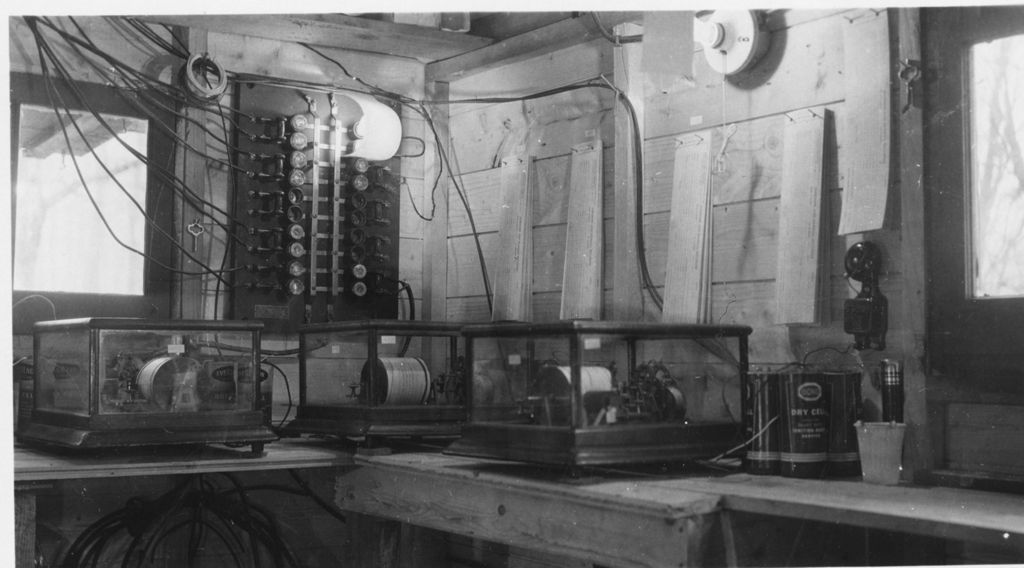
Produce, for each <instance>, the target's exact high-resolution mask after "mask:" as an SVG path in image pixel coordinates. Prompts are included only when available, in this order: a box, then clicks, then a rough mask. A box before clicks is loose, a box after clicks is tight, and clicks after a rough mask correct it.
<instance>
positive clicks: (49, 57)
mask: <svg viewBox="0 0 1024 568" xmlns="http://www.w3.org/2000/svg"><path fill="white" fill-rule="evenodd" d="M25 20H26V22H27V23H28V25H29V29H30V30H31V31H32V33H33V36H34V37H35V39H36V43H37V49H38V51H39V54H40V61H41V66H42V68H43V75H44V79H45V80H46V82H47V83H46V84H47V92H48V96H50V98H51V106H53V107H54V110H55V112H56V109H57V106H58V105H57V104H56V101H55V100H54V95H56V96H57V98H59V99H60V100H61V102H62V106H63V108H64V111H65V114H66V115H67V116H68V118H69V120H70V121H71V123H72V125H73V126H74V127H75V129H76V130H77V131H78V133H79V136H80V137H81V138H82V139H83V140H85V142H86V144H87V145H88V146H89V149H90V151H92V152H93V154H94V156H95V151H94V148H92V145H91V144H89V142H88V140H86V139H85V136H84V135H82V132H81V129H80V128H79V126H78V124H77V122H76V121H75V119H74V118H73V116H72V114H71V112H70V109H69V108H68V106H67V104H66V103H64V102H63V97H61V96H60V93H59V91H58V90H57V89H56V87H55V86H54V85H53V78H52V77H51V74H50V72H49V68H50V67H49V63H52V64H53V65H54V69H55V70H56V71H57V73H58V75H59V76H60V78H61V79H63V81H64V83H65V84H67V85H68V88H69V89H70V90H71V92H72V94H74V95H75V96H76V98H77V99H78V100H79V102H80V103H82V104H83V105H84V106H85V108H86V109H87V110H88V111H89V112H90V113H91V114H92V115H93V116H94V117H95V118H96V119H97V120H98V121H99V123H100V124H101V125H102V126H103V127H104V128H105V129H106V130H107V131H108V132H109V133H110V134H111V135H112V136H113V137H114V138H115V139H116V140H117V141H118V142H119V143H120V144H121V145H122V146H123V147H125V148H126V149H127V150H128V151H129V152H130V153H132V154H133V155H134V156H135V157H136V158H137V159H139V160H140V161H142V162H143V163H145V164H146V165H147V166H148V167H149V168H150V171H153V172H155V173H157V174H158V175H161V176H162V177H163V178H164V179H165V181H170V182H171V185H172V188H173V189H175V190H177V192H178V193H179V194H181V195H182V197H184V198H185V199H186V201H189V202H190V203H191V205H192V206H193V207H195V208H196V209H197V210H199V211H200V212H205V211H204V208H203V206H204V205H205V206H207V207H210V208H212V209H215V210H216V211H217V212H219V213H222V214H224V215H226V216H228V213H227V212H226V211H223V210H221V209H220V208H218V207H217V206H216V205H214V204H213V203H211V202H209V201H206V200H204V199H202V198H201V197H200V196H198V195H196V194H195V193H194V192H191V190H189V189H188V188H187V186H185V184H184V183H183V182H182V181H181V180H180V179H178V178H177V177H176V176H174V175H173V174H169V173H168V172H166V171H165V170H164V169H163V168H162V167H161V166H158V165H156V164H153V163H152V161H151V160H149V159H148V157H147V156H145V155H144V154H142V153H141V152H139V151H138V150H136V149H135V148H133V147H132V146H131V145H129V144H127V143H126V142H125V141H124V140H123V139H121V138H120V136H119V135H118V134H117V132H116V131H114V130H113V128H112V127H111V126H110V125H109V124H108V123H107V122H106V121H105V120H103V119H102V116H101V115H100V114H99V113H98V112H97V111H96V110H95V109H94V108H92V106H91V105H90V104H89V103H88V101H87V99H86V97H85V96H84V95H83V94H82V92H81V91H80V89H78V87H77V85H76V84H75V82H74V80H73V79H72V78H71V76H70V73H69V72H68V70H67V69H66V68H65V67H64V65H63V64H62V63H61V62H60V60H59V59H58V58H57V56H56V54H55V53H54V52H53V49H52V47H51V46H50V45H49V42H48V41H47V40H46V39H45V37H44V36H43V35H42V32H41V30H39V29H38V24H39V23H43V24H44V25H47V26H48V27H49V28H51V29H54V30H56V31H57V32H58V33H60V34H62V36H63V37H68V36H67V35H66V33H65V32H63V30H60V29H59V28H57V27H56V26H55V25H54V24H52V22H48V21H46V20H45V19H42V18H32V17H26V18H25ZM72 23H73V24H74V25H75V26H76V27H77V28H78V29H79V30H80V31H81V33H82V34H83V37H85V41H84V42H81V41H80V40H79V41H80V43H79V45H84V46H86V47H87V48H91V49H92V50H93V52H96V50H97V48H96V47H95V44H94V43H92V41H91V40H89V39H88V36H85V35H84V30H81V27H80V26H78V23H77V22H75V21H74V19H73V18H72ZM71 47H72V49H73V50H75V51H76V53H79V55H81V56H82V57H83V58H84V59H86V60H87V61H90V63H92V61H91V59H90V58H88V57H85V56H84V54H82V53H81V52H80V51H79V50H78V47H77V46H76V45H71ZM44 54H45V56H44ZM93 65H94V67H97V70H98V71H100V72H101V73H103V70H102V69H101V68H99V67H98V66H95V64H93ZM104 76H106V75H104ZM106 77H107V78H108V80H111V82H112V79H110V78H109V76H106ZM117 92H118V93H119V94H122V96H125V95H124V93H122V91H121V89H118V91H117ZM126 100H128V101H129V102H133V101H132V98H131V97H126ZM133 106H135V108H137V109H139V110H140V111H143V112H145V113H146V114H147V115H148V116H150V117H151V118H153V119H156V120H153V121H151V122H153V123H155V124H158V125H160V126H163V128H164V129H165V130H166V128H167V127H166V126H164V125H163V124H162V122H161V121H160V120H158V119H157V117H155V116H153V115H152V113H151V111H149V110H148V109H146V108H145V107H144V106H140V105H138V104H133ZM58 120H60V123H61V127H62V129H63V128H64V123H63V120H61V119H60V116H59V113H58ZM65 141H66V142H68V143H69V141H68V138H67V136H66V133H65ZM72 158H74V156H73V155H72ZM97 162H98V163H99V164H100V166H101V167H102V168H103V169H104V171H105V172H107V175H108V176H109V177H110V179H112V180H113V181H114V182H115V184H117V185H118V187H119V188H120V189H121V190H122V192H125V195H127V196H128V197H129V199H131V200H132V202H133V203H134V204H135V206H136V207H137V208H139V209H140V212H141V213H142V215H143V216H144V217H145V219H146V221H147V223H148V224H149V225H150V227H153V228H155V230H156V231H157V232H158V233H160V234H161V236H163V237H165V238H166V239H167V240H168V241H169V242H170V243H171V244H172V245H173V246H174V247H175V248H177V249H178V250H180V251H181V252H182V253H184V255H185V256H186V257H188V258H190V259H191V260H192V261H194V262H196V263H197V264H198V265H199V266H201V267H202V268H203V269H204V271H203V272H192V271H184V270H179V269H176V268H172V267H170V266H167V265H166V264H164V263H162V262H160V261H159V260H157V259H154V258H152V257H149V256H148V255H146V254H145V253H144V252H142V251H138V250H136V249H132V248H131V247H128V246H127V245H125V244H124V243H123V242H121V241H120V240H119V239H118V238H117V237H116V235H114V234H113V232H112V230H111V229H110V228H109V225H107V223H106V220H105V219H104V218H103V215H102V213H101V212H100V217H101V219H102V220H103V222H104V224H105V225H107V228H108V231H109V232H110V233H111V235H112V236H114V238H115V240H116V241H117V242H118V243H119V244H120V245H121V246H123V247H125V248H128V249H129V250H132V252H135V253H136V254H140V255H142V256H143V257H145V258H148V259H149V260H150V261H152V262H154V263H155V264H156V265H158V266H161V267H163V268H165V269H167V270H169V271H172V272H175V273H179V274H186V275H205V274H212V275H214V276H215V277H216V278H217V279H218V282H219V283H220V282H223V278H222V277H221V276H220V274H221V273H224V272H229V271H235V270H238V268H234V269H228V268H226V267H225V264H226V263H224V262H222V264H221V268H220V270H214V269H212V268H211V267H209V266H207V265H205V264H204V263H202V262H201V261H199V260H198V259H196V258H195V257H194V256H192V255H191V254H189V252H188V251H187V250H185V249H184V247H182V245H181V244H180V243H179V242H178V241H177V239H175V238H174V237H173V236H172V235H169V234H168V233H167V232H166V231H164V230H163V229H162V227H160V226H159V224H157V223H156V222H155V221H154V220H153V219H152V218H151V217H149V216H148V215H147V214H146V212H145V209H144V208H142V207H141V206H140V205H139V203H138V202H137V201H136V200H135V199H134V198H132V196H131V195H130V194H128V193H127V190H126V189H125V188H124V187H123V185H122V184H121V183H120V182H119V181H118V180H117V178H116V177H115V176H114V175H113V174H112V173H111V172H110V171H109V169H108V168H107V167H106V166H105V165H104V164H103V162H102V161H101V160H99V158H98V157H97ZM75 166H76V170H77V169H78V165H77V161H76V163H75ZM79 177H80V179H81V177H82V176H81V173H79ZM82 183H83V185H85V182H84V180H82ZM85 189H86V192H87V194H88V195H89V197H90V200H91V201H93V204H94V207H97V205H96V203H95V201H94V200H92V196H91V193H90V192H89V191H88V188H87V187H86V188H85ZM194 200H198V203H197V202H196V201H194ZM97 211H98V209H97ZM98 212H99V211H98ZM214 220H215V221H216V222H217V224H219V225H220V226H221V227H222V228H223V229H224V230H225V231H226V232H227V234H229V235H231V236H233V237H234V231H232V230H230V229H229V228H228V227H227V226H226V225H224V224H223V223H221V222H220V221H218V220H216V219H214ZM235 238H236V239H237V237H235Z"/></svg>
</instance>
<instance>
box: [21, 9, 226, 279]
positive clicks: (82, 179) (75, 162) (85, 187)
mask: <svg viewBox="0 0 1024 568" xmlns="http://www.w3.org/2000/svg"><path fill="white" fill-rule="evenodd" d="M30 28H31V29H32V30H33V32H37V31H38V30H36V29H35V27H34V26H33V25H31V24H30ZM37 47H38V48H39V49H40V54H39V55H40V61H41V65H42V71H43V76H44V78H45V79H46V84H47V96H48V97H49V98H50V103H51V105H52V107H53V111H54V114H55V115H56V117H57V122H58V123H59V124H60V127H61V133H62V134H63V136H64V142H65V144H66V145H67V147H68V148H69V149H70V148H72V144H71V138H70V137H69V136H68V132H67V127H66V126H65V125H64V121H63V119H62V118H61V116H60V111H59V110H58V107H57V103H56V100H55V99H54V98H53V97H54V95H56V96H57V98H61V99H62V97H61V96H60V93H59V92H57V91H56V88H55V87H54V85H53V84H52V78H51V77H50V75H49V67H48V65H47V63H46V60H45V58H44V57H43V53H42V46H41V45H37ZM62 103H63V100H62ZM64 111H65V113H66V114H67V115H68V118H69V120H70V121H71V123H72V124H73V125H74V126H75V128H76V130H77V131H78V133H79V136H81V137H82V139H83V140H84V141H85V143H86V144H87V145H89V149H90V151H92V152H93V156H94V158H95V159H96V160H97V163H99V164H100V166H101V167H102V168H103V169H104V171H106V172H107V174H108V175H111V176H112V174H111V173H110V170H109V169H107V167H106V165H105V164H103V162H102V161H101V160H99V158H98V157H96V156H95V152H94V151H93V148H92V146H91V145H90V143H89V142H88V140H87V139H86V137H85V135H84V134H83V133H82V132H81V130H80V129H79V127H78V124H77V122H76V121H75V120H74V118H73V117H72V116H71V111H70V109H68V108H67V106H66V105H64ZM70 156H71V161H72V164H73V165H74V168H75V172H76V173H77V175H78V179H79V181H80V183H81V184H82V189H83V190H84V191H85V193H86V195H87V197H88V198H89V201H90V203H92V205H93V208H94V209H95V210H96V213H97V214H98V215H99V218H100V221H101V222H102V223H103V225H104V227H105V228H106V229H107V232H108V233H109V234H110V236H111V237H112V238H113V239H114V241H115V242H117V244H118V245H120V246H121V247H123V248H125V249H127V250H129V251H131V252H133V253H135V254H138V255H139V256H142V257H143V258H146V259H148V260H149V261H150V262H152V263H154V264H155V265H157V266H159V267H161V268H163V269H165V270H168V271H172V272H177V273H180V274H191V275H198V274H203V273H191V272H187V271H181V270H178V269H176V268H174V267H171V266H168V265H166V264H164V263H163V262H161V261H159V260H158V259H156V258H153V257H152V256H150V255H147V254H146V253H145V252H143V251H140V250H138V249H136V248H135V247H132V246H131V245H129V244H127V243H125V242H124V241H122V240H121V239H120V237H118V236H117V234H116V233H115V232H114V230H113V228H112V227H111V226H110V223H109V222H108V221H107V218H106V216H104V215H103V212H102V210H101V209H100V207H99V204H98V203H97V202H96V199H95V198H94V196H93V194H92V192H91V191H90V190H89V186H88V183H87V182H86V181H85V176H84V174H83V173H82V170H81V167H80V166H79V164H78V159H77V158H76V157H75V155H74V152H70ZM112 178H113V179H114V181H115V182H116V183H117V185H118V187H120V188H121V190H122V191H124V192H125V194H126V195H128V197H129V198H130V199H131V200H132V202H133V203H135V205H136V206H137V207H138V206H139V204H138V202H137V201H136V200H135V199H134V197H132V196H131V195H130V193H129V192H128V191H127V189H125V188H124V186H122V185H121V184H120V182H119V181H118V180H117V179H116V177H113V176H112ZM143 216H144V217H146V219H147V220H148V221H150V222H151V223H155V222H154V221H153V219H152V218H150V217H149V216H147V215H146V214H145V212H144V210H143ZM151 226H153V225H151ZM160 231H161V232H162V233H163V232H164V231H163V229H162V228H161V229H160ZM170 242H171V243H172V244H174V245H175V246H177V247H178V248H179V249H180V250H181V251H182V252H183V253H184V254H185V255H186V256H188V257H189V258H190V259H192V260H193V261H194V262H195V263H196V264H198V265H199V266H201V267H203V268H204V269H205V270H207V271H208V272H209V273H210V274H215V275H216V277H217V278H222V277H221V276H220V275H219V274H216V273H214V272H213V269H212V268H210V267H208V266H206V265H205V264H203V263H202V262H200V261H199V260H198V259H196V258H195V257H193V256H192V255H190V254H189V253H188V252H187V251H185V249H184V247H182V246H181V245H180V244H179V243H177V241H175V240H174V239H170Z"/></svg>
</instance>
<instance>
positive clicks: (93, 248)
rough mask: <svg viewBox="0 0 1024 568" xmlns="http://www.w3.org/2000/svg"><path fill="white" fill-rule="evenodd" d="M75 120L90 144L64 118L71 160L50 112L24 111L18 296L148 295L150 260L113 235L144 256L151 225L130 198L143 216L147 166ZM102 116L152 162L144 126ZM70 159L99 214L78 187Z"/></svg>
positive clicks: (85, 117)
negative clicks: (20, 292) (145, 280)
mask: <svg viewBox="0 0 1024 568" xmlns="http://www.w3.org/2000/svg"><path fill="white" fill-rule="evenodd" d="M72 114H73V116H74V118H75V121H76V122H77V124H78V127H79V128H80V129H81V130H82V133H83V134H84V135H85V139H86V140H87V141H88V144H86V141H85V140H83V139H82V137H81V136H80V135H79V134H78V131H77V130H76V129H75V127H74V126H73V125H72V124H71V123H70V121H69V120H68V119H67V117H66V116H65V115H63V114H62V117H63V118H64V123H65V128H66V129H67V133H68V137H69V138H70V139H71V146H72V151H71V152H69V150H68V144H67V143H66V142H65V138H64V134H63V132H62V131H61V127H60V123H59V122H58V120H57V116H56V115H55V114H54V112H53V110H52V109H50V108H46V107H39V106H31V105H23V106H22V107H21V114H20V123H19V125H20V127H19V128H20V132H19V143H18V149H19V156H18V172H17V187H16V189H15V199H16V201H15V217H16V221H15V222H16V231H15V235H14V289H15V290H26V291H41V292H79V293H95V294H129V295H142V294H143V278H144V273H143V260H144V259H143V258H142V257H141V256H140V255H138V254H136V253H134V252H131V251H129V250H127V249H125V248H124V247H122V246H121V245H119V244H118V243H117V242H116V241H115V240H114V238H113V237H112V236H111V232H113V234H114V235H117V238H118V239H120V240H121V242H123V243H124V244H125V245H127V246H130V247H132V248H135V249H136V250H139V251H143V250H145V235H146V233H145V231H146V224H145V219H144V217H143V215H142V213H141V212H140V211H139V209H138V207H136V205H135V204H134V203H132V200H131V199H129V197H128V195H130V196H131V198H133V199H134V200H135V201H136V202H138V204H139V206H140V207H142V208H145V206H146V166H145V164H143V163H142V162H140V161H139V160H138V159H137V158H135V157H134V156H132V155H131V154H130V153H129V152H128V150H127V149H126V148H125V147H124V146H123V145H122V144H121V143H120V142H118V140H117V139H116V138H114V135H113V134H112V133H111V132H110V131H109V130H107V129H106V128H104V126H103V125H102V124H100V123H99V122H98V121H97V120H96V119H95V117H93V116H92V115H91V114H89V113H85V112H74V111H73V112H72ZM102 116H103V118H104V120H105V121H106V123H107V124H108V125H110V126H111V129H112V130H113V131H114V133H116V134H117V136H118V137H120V139H121V140H123V141H124V142H126V143H127V144H129V145H130V146H131V147H132V148H134V149H135V150H137V151H138V152H140V153H142V154H143V155H145V154H146V131H147V128H148V124H147V122H146V121H145V120H141V119H138V118H132V117H123V116H114V115H102ZM90 145H91V146H92V150H90ZM72 152H73V155H74V158H75V160H77V162H78V167H79V168H80V169H81V170H82V177H84V178H85V181H86V185H87V187H88V189H89V191H90V192H91V193H92V196H93V199H94V200H95V201H96V205H95V206H94V205H93V204H92V202H91V201H90V199H89V196H88V194H87V193H86V191H85V189H84V188H83V186H82V183H81V181H79V177H78V173H77V172H76V171H75V162H74V160H72ZM93 152H95V156H94V155H93ZM100 161H102V163H103V164H104V165H105V166H106V168H107V169H108V170H110V172H112V173H113V174H114V175H115V176H116V177H117V180H118V181H119V182H120V183H121V185H122V186H123V187H124V190H122V189H121V188H119V187H118V185H117V184H116V183H114V181H113V180H112V179H111V178H110V175H109V174H107V172H106V171H104V169H103V167H101V166H100V163H99V162H100ZM125 190H126V191H125ZM126 193H127V195H126ZM97 209H99V211H100V212H102V213H103V217H104V218H105V219H106V222H107V224H108V225H109V226H110V229H109V230H108V229H107V228H106V227H105V226H104V224H103V221H102V220H101V219H100V215H99V214H98V213H97Z"/></svg>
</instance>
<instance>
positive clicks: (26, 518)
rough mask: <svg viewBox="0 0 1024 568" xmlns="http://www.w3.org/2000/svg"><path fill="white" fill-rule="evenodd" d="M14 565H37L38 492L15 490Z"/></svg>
mask: <svg viewBox="0 0 1024 568" xmlns="http://www.w3.org/2000/svg"><path fill="white" fill-rule="evenodd" d="M14 563H15V564H14V565H15V566H16V567H17V568H31V567H32V566H35V565H36V494H35V493H34V492H32V491H18V490H15V492H14Z"/></svg>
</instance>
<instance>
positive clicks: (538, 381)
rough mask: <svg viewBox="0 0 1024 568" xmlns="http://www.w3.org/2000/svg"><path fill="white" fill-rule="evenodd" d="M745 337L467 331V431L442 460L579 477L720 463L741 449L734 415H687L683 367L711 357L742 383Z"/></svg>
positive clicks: (513, 328) (631, 327)
mask: <svg viewBox="0 0 1024 568" xmlns="http://www.w3.org/2000/svg"><path fill="white" fill-rule="evenodd" d="M750 332H751V329H750V328H749V327H747V326H740V325H688V324H663V323H641V322H611V321H572V320H568V321H559V322H550V323H536V324H529V323H495V324H477V325H468V326H466V327H464V328H463V330H462V333H463V335H464V337H465V338H466V362H467V363H466V368H467V370H468V371H469V372H470V373H471V375H472V380H471V381H469V383H468V385H469V390H470V395H469V400H470V402H469V422H468V423H467V424H466V425H465V426H464V427H463V429H462V437H461V438H460V439H459V440H457V441H455V442H454V443H452V444H451V445H450V446H448V448H447V449H446V450H445V453H448V454H456V455H466V456H474V457H484V458H495V459H505V460H514V461H524V462H533V463H541V464H549V465H555V466H568V467H577V466H588V465H602V464H625V463H649V462H673V461H685V460H691V459H696V458H700V457H710V456H713V455H716V454H718V453H721V452H724V451H726V450H727V449H729V448H730V447H732V446H733V445H735V444H737V443H739V442H740V436H741V434H742V432H741V424H740V422H741V418H740V416H741V415H740V414H739V412H737V413H736V415H734V416H714V417H708V416H702V415H701V412H700V411H699V410H700V409H694V410H697V411H691V409H688V408H687V400H686V392H687V391H688V390H690V391H693V389H692V388H690V387H689V386H688V385H687V384H686V379H685V378H684V376H685V375H686V372H685V370H686V369H688V368H689V367H688V365H689V363H687V362H686V361H685V359H687V358H688V357H690V355H687V354H688V353H691V354H692V353H698V354H704V355H706V354H707V353H708V352H711V351H714V352H716V355H717V356H718V358H720V359H719V362H718V363H717V364H718V365H719V366H721V367H724V368H726V369H728V372H729V373H730V374H731V375H732V377H733V378H738V379H740V380H742V378H743V377H744V376H745V375H746V372H747V365H748V361H747V338H748V336H749V334H750ZM697 343H700V344H701V345H703V346H706V347H708V349H706V350H702V348H701V347H699V346H697ZM727 343H735V344H736V346H737V347H738V351H737V352H736V353H735V354H734V353H733V352H732V351H731V349H732V346H731V345H726V344H727ZM686 344H691V345H693V346H696V349H692V348H686ZM688 349H689V350H688ZM723 361H724V362H723ZM691 378H692V377H691Z"/></svg>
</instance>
